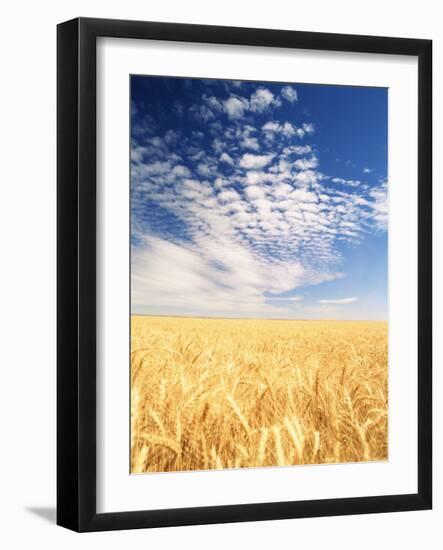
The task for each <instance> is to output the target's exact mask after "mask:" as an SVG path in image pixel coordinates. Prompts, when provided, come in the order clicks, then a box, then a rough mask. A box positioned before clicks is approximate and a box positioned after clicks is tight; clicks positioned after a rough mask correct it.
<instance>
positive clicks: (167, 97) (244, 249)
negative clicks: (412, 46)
mask: <svg viewBox="0 0 443 550" xmlns="http://www.w3.org/2000/svg"><path fill="white" fill-rule="evenodd" d="M387 99H388V91H387V89H385V88H364V87H350V86H349V87H348V86H325V85H315V84H297V83H293V84H281V83H271V82H246V81H228V80H207V79H189V78H166V77H149V76H132V77H131V311H132V313H146V314H162V315H197V316H198V315H201V316H213V317H259V318H289V319H291V318H293V319H299V318H302V319H327V318H335V319H386V318H387V216H388V203H387V188H388V183H387Z"/></svg>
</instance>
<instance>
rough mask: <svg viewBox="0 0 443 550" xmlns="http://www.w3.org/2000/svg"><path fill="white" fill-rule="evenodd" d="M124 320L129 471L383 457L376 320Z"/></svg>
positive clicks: (383, 382) (382, 348)
mask: <svg viewBox="0 0 443 550" xmlns="http://www.w3.org/2000/svg"><path fill="white" fill-rule="evenodd" d="M131 324H132V328H131V470H132V472H133V473H143V472H171V471H183V470H207V469H220V468H247V467H260V466H284V465H297V464H324V463H337V462H358V461H371V460H386V459H387V454H388V447H387V439H388V438H387V434H388V418H387V410H388V393H387V390H388V383H387V375H388V369H387V323H385V322H375V321H374V322H361V321H355V322H344V321H272V320H239V319H202V318H179V317H149V316H132V319H131Z"/></svg>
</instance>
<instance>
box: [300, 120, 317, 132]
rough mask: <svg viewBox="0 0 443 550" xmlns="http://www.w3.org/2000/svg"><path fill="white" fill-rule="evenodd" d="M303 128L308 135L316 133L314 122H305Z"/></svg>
mask: <svg viewBox="0 0 443 550" xmlns="http://www.w3.org/2000/svg"><path fill="white" fill-rule="evenodd" d="M302 128H303V130H304V131H305V132H306V133H307V134H313V133H314V132H315V126H314V125H313V124H312V122H303V124H302Z"/></svg>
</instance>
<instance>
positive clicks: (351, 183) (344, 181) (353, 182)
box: [331, 178, 361, 187]
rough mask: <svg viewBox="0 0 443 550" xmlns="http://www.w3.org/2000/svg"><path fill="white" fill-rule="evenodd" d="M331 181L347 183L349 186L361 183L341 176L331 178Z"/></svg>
mask: <svg viewBox="0 0 443 550" xmlns="http://www.w3.org/2000/svg"><path fill="white" fill-rule="evenodd" d="M331 181H332V183H339V184H340V185H348V186H349V187H357V186H359V185H360V184H361V181H360V180H352V179H349V180H346V179H343V178H332V180H331Z"/></svg>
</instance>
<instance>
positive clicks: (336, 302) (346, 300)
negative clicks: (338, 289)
mask: <svg viewBox="0 0 443 550" xmlns="http://www.w3.org/2000/svg"><path fill="white" fill-rule="evenodd" d="M359 299H360V298H357V297H355V296H353V297H351V298H338V299H332V300H329V299H323V300H318V303H319V304H333V305H346V304H353V303H355V302H358V300H359Z"/></svg>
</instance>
